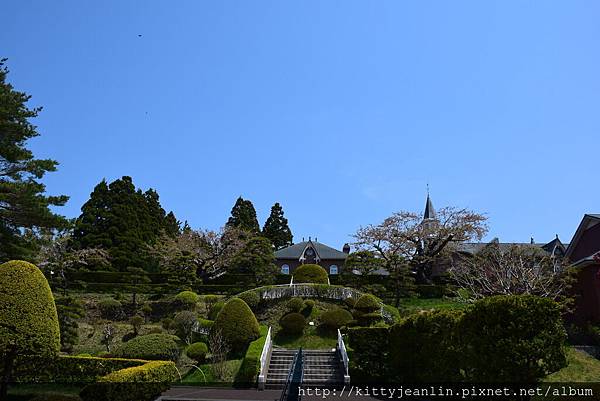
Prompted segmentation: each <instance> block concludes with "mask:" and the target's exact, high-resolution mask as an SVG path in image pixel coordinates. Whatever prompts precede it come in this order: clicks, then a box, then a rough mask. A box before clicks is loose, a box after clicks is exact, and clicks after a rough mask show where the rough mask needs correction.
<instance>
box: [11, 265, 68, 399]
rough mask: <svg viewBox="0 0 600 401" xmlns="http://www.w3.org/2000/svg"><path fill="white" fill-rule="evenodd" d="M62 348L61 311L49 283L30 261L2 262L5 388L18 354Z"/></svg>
mask: <svg viewBox="0 0 600 401" xmlns="http://www.w3.org/2000/svg"><path fill="white" fill-rule="evenodd" d="M59 351H60V329H59V325H58V315H57V313H56V306H55V305H54V298H53V296H52V292H51V291H50V286H49V285H48V282H47V281H46V278H45V277H44V275H43V274H42V272H41V271H40V270H39V269H38V268H37V267H35V266H34V265H32V264H31V263H28V262H24V261H19V260H13V261H10V262H6V263H4V264H2V265H0V357H1V358H0V360H2V361H3V364H2V366H1V367H0V369H2V374H3V378H4V380H3V381H2V386H3V387H2V389H1V391H0V398H2V396H3V395H4V394H5V393H6V390H7V389H6V383H8V382H9V381H10V380H9V379H10V375H11V373H12V370H13V368H14V362H15V360H16V358H17V357H34V356H35V357H37V358H38V360H40V361H42V360H44V359H48V358H54V357H55V356H56V355H57V354H58V352H59Z"/></svg>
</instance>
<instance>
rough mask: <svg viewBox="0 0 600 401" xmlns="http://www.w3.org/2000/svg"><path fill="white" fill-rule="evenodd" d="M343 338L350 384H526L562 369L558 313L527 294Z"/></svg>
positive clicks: (547, 302) (361, 330)
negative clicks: (347, 344)
mask: <svg viewBox="0 0 600 401" xmlns="http://www.w3.org/2000/svg"><path fill="white" fill-rule="evenodd" d="M349 333H350V347H352V349H353V351H352V355H351V357H350V361H351V369H352V372H351V376H352V377H353V381H354V382H361V381H364V382H383V381H386V380H388V381H389V380H391V381H392V382H398V381H402V382H425V383H431V382H444V381H445V382H456V381H466V382H475V383H486V382H487V383H491V382H503V383H534V382H536V381H537V380H539V379H541V378H543V377H545V376H547V375H548V374H550V373H552V372H554V371H557V370H559V369H560V368H562V367H564V366H565V365H566V357H565V354H564V349H563V344H564V341H565V339H566V336H565V332H564V328H563V324H562V319H561V314H560V307H559V305H558V304H557V303H556V302H554V301H552V300H549V299H544V298H539V297H535V296H531V295H522V296H497V297H490V298H486V299H483V300H480V301H477V302H476V303H475V304H474V306H473V307H472V308H470V309H467V310H466V311H465V312H460V311H432V312H426V313H421V314H417V315H411V316H410V317H408V318H407V319H405V320H403V321H401V322H400V323H397V324H395V325H394V326H393V327H392V328H391V329H390V330H389V331H388V329H386V328H380V327H372V328H353V329H350V330H349ZM386 333H387V334H386ZM380 372H381V373H380ZM374 373H375V374H377V373H380V374H381V375H383V377H377V376H374V375H373V374H374Z"/></svg>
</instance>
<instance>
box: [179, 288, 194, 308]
mask: <svg viewBox="0 0 600 401" xmlns="http://www.w3.org/2000/svg"><path fill="white" fill-rule="evenodd" d="M197 303H198V294H196V293H195V292H193V291H181V292H180V293H179V294H177V295H175V304H176V305H177V306H178V307H181V308H185V309H190V310H193V309H194V308H195V307H196V304H197Z"/></svg>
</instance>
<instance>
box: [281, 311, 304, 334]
mask: <svg viewBox="0 0 600 401" xmlns="http://www.w3.org/2000/svg"><path fill="white" fill-rule="evenodd" d="M279 324H280V325H281V329H282V331H283V332H284V333H285V334H292V335H299V334H302V333H303V332H304V326H306V319H305V318H304V315H302V314H301V313H296V312H292V313H288V314H287V315H285V316H283V317H282V318H281V320H280V321H279Z"/></svg>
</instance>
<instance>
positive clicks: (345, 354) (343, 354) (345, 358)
mask: <svg viewBox="0 0 600 401" xmlns="http://www.w3.org/2000/svg"><path fill="white" fill-rule="evenodd" d="M337 334H338V340H337V345H338V350H339V351H340V356H341V357H342V362H343V363H344V370H345V371H346V375H347V374H348V362H349V359H348V352H347V351H346V344H344V337H343V336H342V332H341V331H340V329H338V331H337Z"/></svg>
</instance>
